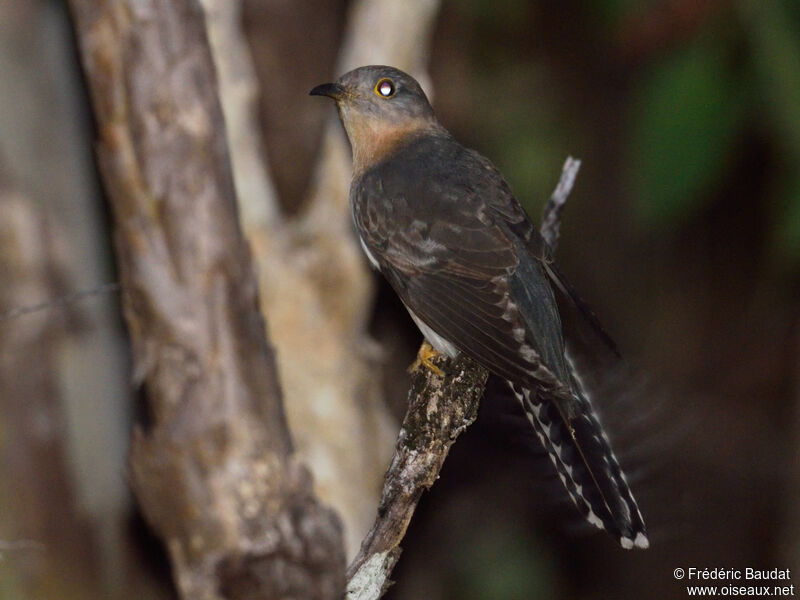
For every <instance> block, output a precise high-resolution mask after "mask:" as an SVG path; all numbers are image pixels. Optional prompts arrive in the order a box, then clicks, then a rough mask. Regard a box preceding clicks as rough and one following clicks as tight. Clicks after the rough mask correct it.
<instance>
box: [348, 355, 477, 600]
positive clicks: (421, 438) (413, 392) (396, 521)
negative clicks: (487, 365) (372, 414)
mask: <svg viewBox="0 0 800 600" xmlns="http://www.w3.org/2000/svg"><path fill="white" fill-rule="evenodd" d="M434 364H436V365H437V366H440V367H441V368H442V370H444V372H445V376H444V377H440V376H439V375H437V374H435V373H433V372H432V371H430V370H428V369H426V368H424V367H419V368H417V369H416V370H415V371H414V373H413V377H412V380H411V389H410V391H409V394H408V402H409V406H408V411H407V412H406V416H405V418H404V419H403V426H402V428H401V429H400V434H399V435H398V437H397V444H396V446H395V452H394V457H393V458H392V462H391V464H390V465H389V470H388V471H387V473H386V477H385V479H384V484H383V492H382V494H381V500H380V504H379V506H378V518H377V519H376V520H375V523H374V524H373V526H372V529H371V530H370V531H369V533H368V534H367V536H366V537H365V538H364V541H363V542H362V544H361V550H360V551H359V553H358V555H357V556H356V558H355V559H354V560H353V562H352V563H351V564H350V566H349V567H348V569H347V579H348V588H347V597H348V598H350V599H356V598H358V599H366V598H379V597H380V596H381V595H383V592H384V591H386V588H387V587H388V585H389V583H390V582H389V575H390V574H391V572H392V569H393V568H394V565H395V563H396V562H397V560H398V559H399V558H400V550H401V549H400V543H401V542H402V541H403V537H404V536H405V533H406V529H407V528H408V524H409V522H410V521H411V517H412V516H413V515H414V510H415V509H416V507H417V503H418V502H419V499H420V497H421V496H422V492H424V491H425V490H427V489H429V488H430V487H431V486H432V485H433V484H434V482H435V481H436V479H437V478H438V477H439V471H441V469H442V466H443V465H444V460H445V458H446V457H447V453H448V452H449V451H450V446H452V445H453V443H454V442H455V441H456V438H457V437H458V436H459V434H460V433H461V432H462V431H464V430H465V429H466V428H467V427H468V426H469V425H471V424H472V422H473V421H475V418H476V417H477V416H478V406H479V404H480V399H481V396H482V395H483V388H484V386H485V384H486V379H487V378H488V376H489V373H488V371H486V369H484V368H482V367H480V366H478V365H476V364H475V363H474V362H472V361H471V360H469V359H468V358H466V357H459V358H457V359H455V360H450V359H448V358H446V357H444V356H441V355H440V356H438V357H437V358H436V359H434Z"/></svg>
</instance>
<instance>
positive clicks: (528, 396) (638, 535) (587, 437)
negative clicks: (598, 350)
mask: <svg viewBox="0 0 800 600" xmlns="http://www.w3.org/2000/svg"><path fill="white" fill-rule="evenodd" d="M570 366H571V365H570ZM572 378H573V381H572V383H573V386H572V387H573V389H574V390H578V392H577V393H576V397H577V400H578V410H577V415H576V416H575V417H573V418H572V419H570V421H569V423H567V422H566V421H565V419H564V417H563V416H562V414H561V412H560V411H559V410H558V407H557V406H556V405H555V403H554V402H553V401H551V400H549V399H547V398H544V397H541V396H539V395H537V394H536V393H535V392H531V391H530V390H526V389H522V388H520V387H519V386H518V385H515V384H511V388H512V389H513V390H514V393H515V394H516V396H517V399H518V400H519V401H520V403H521V404H522V408H523V409H524V411H525V414H526V416H527V417H528V420H529V421H530V423H531V425H533V428H534V430H535V431H536V434H537V435H538V437H539V440H540V441H541V442H542V446H544V448H545V450H546V451H547V454H548V456H549V457H550V460H551V461H552V462H553V465H554V466H555V468H556V471H557V472H558V476H559V478H560V479H561V482H562V483H563V484H564V487H565V488H567V492H569V495H570V497H571V498H572V501H573V502H574V503H575V506H577V507H578V510H579V511H580V512H581V514H583V516H584V518H585V519H586V520H587V521H589V523H591V524H592V525H594V526H595V527H598V528H600V529H605V530H606V531H608V532H609V533H610V534H612V535H613V536H614V537H616V538H617V539H618V540H619V543H620V544H621V545H622V547H623V548H625V549H630V548H634V547H636V548H642V549H644V548H648V547H649V546H650V542H649V541H648V539H647V532H646V529H645V525H644V519H643V518H642V513H641V512H640V511H639V507H638V506H637V504H636V500H635V499H634V497H633V494H632V493H631V489H630V487H629V486H628V482H627V480H626V479H625V475H624V474H623V472H622V469H621V468H620V466H619V463H618V462H617V459H616V457H615V456H614V452H613V451H612V450H611V445H610V444H609V441H608V438H607V437H606V434H605V432H604V431H603V428H602V426H601V425H600V422H599V421H598V419H597V416H596V415H595V412H594V410H593V408H592V404H591V402H590V401H589V398H588V396H587V395H586V394H585V393H584V392H583V389H582V386H581V384H580V380H579V379H578V377H577V376H576V375H575V374H574V371H573V374H572Z"/></svg>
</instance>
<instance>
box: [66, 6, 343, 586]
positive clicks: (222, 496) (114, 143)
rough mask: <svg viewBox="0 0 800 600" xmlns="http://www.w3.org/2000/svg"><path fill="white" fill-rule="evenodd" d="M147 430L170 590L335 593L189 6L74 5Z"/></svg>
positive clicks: (147, 510)
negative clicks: (291, 429)
mask: <svg viewBox="0 0 800 600" xmlns="http://www.w3.org/2000/svg"><path fill="white" fill-rule="evenodd" d="M71 7H72V11H73V17H74V20H75V24H76V28H77V32H78V38H79V43H80V48H81V54H82V60H83V64H84V68H85V71H86V75H87V79H88V84H89V90H90V93H91V97H92V100H93V105H94V110H95V115H96V121H97V127H98V132H97V133H98V144H97V153H98V159H99V163H100V166H101V174H102V176H103V180H104V182H105V187H106V190H107V193H108V196H109V200H110V202H111V206H112V209H113V216H114V223H115V247H116V253H117V261H118V265H119V271H120V281H121V284H122V289H123V291H124V292H123V310H124V315H125V320H126V323H127V326H128V330H129V332H130V336H131V339H132V343H133V349H134V366H135V378H136V381H137V382H141V383H142V384H143V385H144V389H145V391H146V393H147V398H148V407H149V409H150V412H151V423H150V424H149V427H148V428H147V430H144V429H141V430H138V431H137V432H136V435H135V436H134V440H133V447H132V452H131V471H132V480H133V486H134V490H135V493H136V495H137V498H138V500H139V503H140V506H141V508H142V511H143V513H144V515H145V517H146V518H147V520H148V522H149V523H150V525H151V526H152V528H153V529H154V530H155V531H156V533H157V534H158V535H159V536H160V537H161V538H162V539H163V540H164V541H165V544H166V547H167V550H168V552H169V555H170V559H171V562H172V568H173V571H174V578H175V581H176V583H177V587H178V590H179V592H180V594H181V596H182V597H184V598H191V599H192V600H196V599H205V598H209V599H217V598H251V597H263V598H333V597H336V596H337V595H338V594H339V593H340V592H341V589H342V587H343V576H342V574H343V571H344V562H343V553H342V547H341V528H340V525H339V522H338V520H337V518H336V517H335V515H334V514H333V513H332V512H331V511H329V510H328V509H326V508H325V507H323V506H322V505H320V503H319V502H318V501H317V500H316V499H315V497H314V495H313V493H312V481H311V477H310V476H309V474H308V471H307V470H306V468H305V467H304V466H303V465H302V464H301V462H300V461H299V459H298V458H297V455H296V454H295V453H294V452H293V447H292V442H291V439H290V435H289V431H288V428H287V424H286V419H285V416H284V412H283V406H282V400H281V392H280V388H279V385H278V376H277V371H276V367H275V361H274V356H273V353H272V349H271V347H270V346H269V345H268V343H267V341H266V336H265V330H264V322H263V320H262V317H261V315H260V313H259V310H258V294H257V285H256V279H255V276H254V273H253V268H252V263H251V259H250V253H249V249H248V246H247V244H246V242H245V241H244V238H243V236H242V234H241V231H240V229H239V224H238V217H237V211H236V199H235V193H234V185H233V179H232V174H231V169H230V165H229V157H228V150H227V146H226V141H225V133H224V131H225V130H224V122H223V118H222V113H221V110H220V106H219V102H218V99H217V88H216V80H215V74H214V66H213V63H212V58H211V54H210V52H209V47H208V41H207V38H206V32H205V23H204V18H203V12H202V9H201V7H200V5H199V4H198V2H197V0H172V1H167V0H128V1H112V0H107V1H101V0H72V1H71Z"/></svg>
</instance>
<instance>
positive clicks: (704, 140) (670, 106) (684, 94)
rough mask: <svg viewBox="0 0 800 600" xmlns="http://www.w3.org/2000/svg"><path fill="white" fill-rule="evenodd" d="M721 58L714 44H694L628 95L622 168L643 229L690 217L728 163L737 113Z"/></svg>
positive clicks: (734, 90)
mask: <svg viewBox="0 0 800 600" xmlns="http://www.w3.org/2000/svg"><path fill="white" fill-rule="evenodd" d="M725 54H726V48H725V47H724V46H723V44H722V43H721V42H720V41H719V40H718V39H714V40H705V39H702V40H699V41H697V42H694V43H692V44H691V45H689V46H687V47H684V48H680V49H678V50H677V51H676V52H673V53H671V54H669V55H668V56H667V57H665V59H664V60H663V61H662V62H661V63H660V64H658V65H656V66H655V67H654V68H653V70H652V71H651V72H649V73H648V76H647V77H645V78H644V80H643V81H642V83H641V85H640V86H639V89H638V90H637V91H636V92H635V96H634V107H633V115H632V117H633V119H632V121H633V124H632V128H631V133H630V140H629V151H630V158H629V161H628V164H629V168H630V170H631V175H632V177H633V182H634V186H633V190H634V193H635V197H634V198H635V208H636V213H637V216H638V218H639V219H640V220H641V221H642V222H643V223H644V224H646V225H647V226H650V227H664V226H665V225H666V226H669V225H670V223H671V222H673V221H676V220H678V219H681V218H684V217H687V216H689V215H690V214H691V213H692V211H695V210H698V209H699V208H700V205H699V202H698V199H699V198H703V197H707V196H708V195H709V192H710V191H711V190H712V189H713V185H714V184H715V183H717V182H718V181H719V180H720V178H721V176H723V175H724V170H725V169H726V168H728V167H729V166H730V164H731V162H732V161H731V153H732V151H733V149H734V147H735V145H736V143H737V141H738V136H737V134H738V133H739V132H740V131H741V128H742V125H743V122H744V118H743V117H744V111H743V110H742V102H741V99H740V96H741V94H740V91H741V88H740V86H738V85H737V83H736V81H735V76H734V74H733V73H731V69H730V67H729V63H728V61H727V60H726V58H727V57H726V56H725Z"/></svg>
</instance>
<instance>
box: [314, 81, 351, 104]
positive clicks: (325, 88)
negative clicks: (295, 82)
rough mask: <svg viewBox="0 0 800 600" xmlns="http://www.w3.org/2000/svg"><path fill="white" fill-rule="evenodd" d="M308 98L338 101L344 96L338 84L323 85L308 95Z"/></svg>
mask: <svg viewBox="0 0 800 600" xmlns="http://www.w3.org/2000/svg"><path fill="white" fill-rule="evenodd" d="M308 95H309V96H327V97H328V98H333V99H334V100H338V99H339V98H341V97H342V96H343V95H344V87H343V86H341V85H339V84H338V83H323V84H322V85H318V86H317V87H315V88H314V89H313V90H311V91H310V92H309V93H308Z"/></svg>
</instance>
